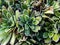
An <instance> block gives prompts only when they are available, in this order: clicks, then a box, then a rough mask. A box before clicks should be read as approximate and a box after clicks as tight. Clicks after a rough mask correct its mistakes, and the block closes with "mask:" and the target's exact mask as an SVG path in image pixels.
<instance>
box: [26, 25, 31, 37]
mask: <svg viewBox="0 0 60 45" xmlns="http://www.w3.org/2000/svg"><path fill="white" fill-rule="evenodd" d="M25 35H26V36H30V29H29V26H28V25H27V24H25Z"/></svg>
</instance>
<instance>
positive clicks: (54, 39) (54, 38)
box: [52, 34, 59, 42]
mask: <svg viewBox="0 0 60 45" xmlns="http://www.w3.org/2000/svg"><path fill="white" fill-rule="evenodd" d="M52 40H53V41H55V42H58V40H59V36H58V34H55V35H54V36H53V38H52Z"/></svg>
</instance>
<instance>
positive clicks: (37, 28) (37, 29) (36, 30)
mask: <svg viewBox="0 0 60 45" xmlns="http://www.w3.org/2000/svg"><path fill="white" fill-rule="evenodd" d="M40 29H41V27H40V26H35V27H34V29H32V31H33V32H38V31H39V30H40Z"/></svg>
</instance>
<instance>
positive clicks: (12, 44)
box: [10, 33, 16, 45]
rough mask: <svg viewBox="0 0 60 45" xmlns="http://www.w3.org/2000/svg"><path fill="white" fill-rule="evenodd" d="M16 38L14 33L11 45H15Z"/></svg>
mask: <svg viewBox="0 0 60 45" xmlns="http://www.w3.org/2000/svg"><path fill="white" fill-rule="evenodd" d="M15 38H16V35H15V33H13V35H12V38H11V41H10V44H11V45H14V42H15Z"/></svg>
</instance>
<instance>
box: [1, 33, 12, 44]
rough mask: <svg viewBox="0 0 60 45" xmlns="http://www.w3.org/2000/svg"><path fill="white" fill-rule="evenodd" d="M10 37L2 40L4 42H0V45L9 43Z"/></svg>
mask: <svg viewBox="0 0 60 45" xmlns="http://www.w3.org/2000/svg"><path fill="white" fill-rule="evenodd" d="M10 37H11V34H10V35H9V36H8V37H7V38H6V39H4V40H3V41H2V43H1V45H6V44H7V43H8V42H9V40H10Z"/></svg>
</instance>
